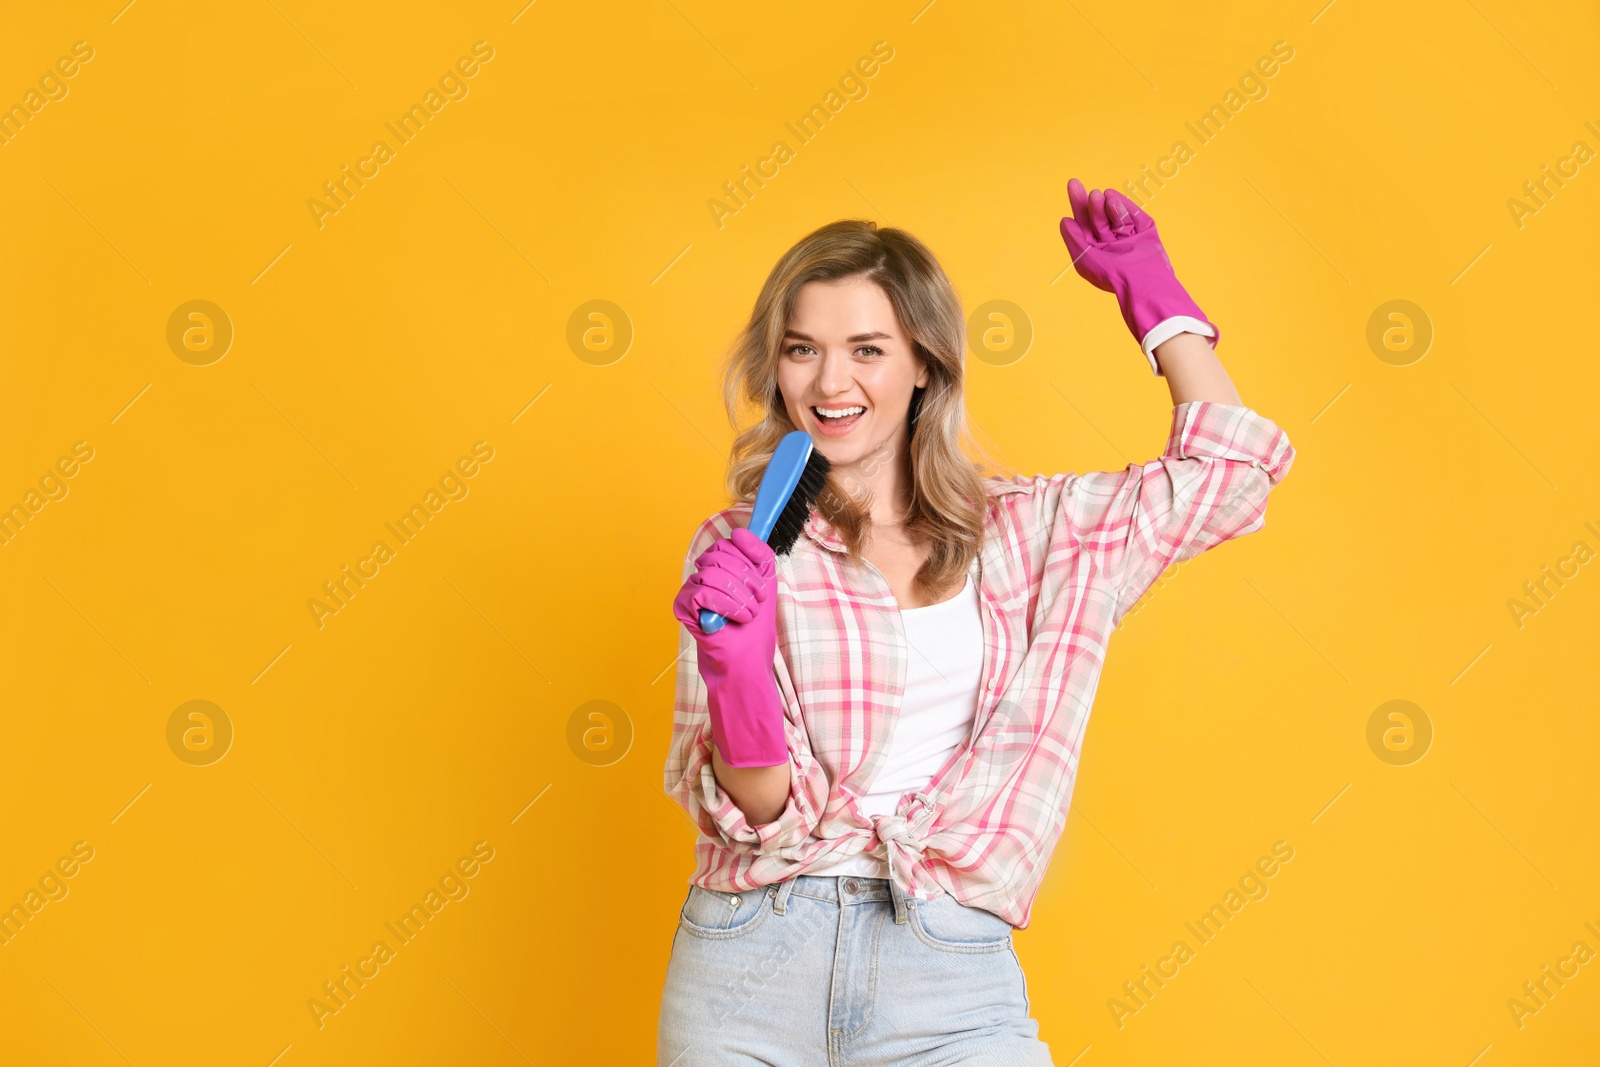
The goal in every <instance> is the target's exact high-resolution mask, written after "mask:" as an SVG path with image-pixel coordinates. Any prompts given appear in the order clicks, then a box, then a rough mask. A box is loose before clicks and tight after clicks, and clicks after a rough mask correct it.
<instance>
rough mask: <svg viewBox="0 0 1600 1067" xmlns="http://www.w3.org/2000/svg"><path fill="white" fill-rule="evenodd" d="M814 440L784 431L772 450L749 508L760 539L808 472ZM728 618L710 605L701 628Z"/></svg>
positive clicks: (716, 627)
mask: <svg viewBox="0 0 1600 1067" xmlns="http://www.w3.org/2000/svg"><path fill="white" fill-rule="evenodd" d="M812 444H813V443H812V440H811V435H810V434H808V433H806V432H805V431H804V430H795V431H794V432H793V433H787V434H784V435H783V440H781V441H779V442H778V447H777V449H775V450H774V451H773V453H772V459H771V460H770V461H768V463H767V469H766V471H765V472H764V473H763V474H762V475H761V487H760V488H759V489H757V490H756V504H755V507H754V508H753V509H752V510H751V512H750V526H749V530H750V532H751V533H753V534H755V535H756V536H757V537H759V538H761V540H763V541H765V540H766V539H767V537H768V536H769V535H770V534H771V533H772V527H773V526H774V525H775V524H776V523H777V521H778V516H779V515H782V514H783V509H784V508H786V507H788V506H789V498H790V497H792V496H793V495H794V490H795V486H797V485H799V484H800V476H801V475H802V474H804V473H805V469H806V464H807V463H808V462H810V460H811V449H812ZM727 621H728V620H727V619H725V618H723V617H722V616H721V615H718V614H717V613H716V612H714V611H712V610H711V609H710V608H701V609H700V629H701V631H702V632H703V633H708V634H714V633H716V632H717V631H718V630H720V629H722V627H723V625H724V624H725V623H726V622H727Z"/></svg>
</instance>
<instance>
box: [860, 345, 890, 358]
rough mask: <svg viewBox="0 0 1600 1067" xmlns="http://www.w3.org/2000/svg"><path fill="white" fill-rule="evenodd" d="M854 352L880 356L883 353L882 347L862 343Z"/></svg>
mask: <svg viewBox="0 0 1600 1067" xmlns="http://www.w3.org/2000/svg"><path fill="white" fill-rule="evenodd" d="M856 354H857V355H862V354H866V355H871V356H881V355H883V349H881V348H879V347H878V346H877V345H862V346H861V347H860V348H858V349H856Z"/></svg>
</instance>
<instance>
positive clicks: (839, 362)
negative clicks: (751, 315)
mask: <svg viewBox="0 0 1600 1067" xmlns="http://www.w3.org/2000/svg"><path fill="white" fill-rule="evenodd" d="M927 384H928V371H927V368H926V367H924V366H923V365H922V361H921V360H920V359H918V358H917V356H916V354H915V353H914V352H913V351H912V344H911V339H910V338H909V337H908V336H906V332H905V330H904V328H903V327H902V326H901V325H900V320H899V317H898V316H896V315H895V312H894V305H893V304H891V303H890V302H889V296H888V294H887V293H885V292H884V291H883V289H882V287H880V286H879V285H878V284H877V283H876V282H874V281H871V280H869V279H867V278H865V277H863V276H860V275H857V276H854V277H850V278H842V279H840V280H838V281H826V282H824V281H816V282H807V283H806V284H805V285H804V286H802V287H801V289H800V292H799V294H798V295H797V297H796V298H795V304H794V311H793V313H792V314H791V315H790V317H789V325H788V329H787V330H786V331H785V332H784V336H783V341H782V343H781V345H780V349H779V354H778V389H779V391H780V392H781V393H782V394H783V402H784V407H785V410H787V411H788V413H789V419H790V420H791V421H792V422H793V423H794V424H795V426H797V427H798V428H800V429H802V430H805V431H806V432H807V433H809V434H811V436H812V439H813V441H814V442H815V445H816V448H817V450H818V451H820V452H821V453H822V454H823V455H824V456H826V457H828V462H829V463H830V464H831V465H832V466H834V467H841V468H849V467H852V466H855V465H856V464H859V463H860V462H861V461H862V460H864V459H866V458H868V457H869V456H871V455H873V454H874V453H875V452H878V451H879V450H881V449H884V446H885V445H888V446H889V450H888V454H889V455H892V456H902V457H903V456H905V455H906V445H907V443H908V442H909V440H910V437H911V428H910V425H909V421H908V420H909V417H910V409H911V392H912V390H913V389H914V388H917V387H926V386H927Z"/></svg>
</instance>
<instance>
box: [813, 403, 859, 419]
mask: <svg viewBox="0 0 1600 1067" xmlns="http://www.w3.org/2000/svg"><path fill="white" fill-rule="evenodd" d="M815 410H816V412H817V414H818V415H826V416H827V417H828V418H830V419H842V418H844V417H845V416H846V415H857V414H860V413H861V412H863V411H865V410H867V409H866V408H864V407H862V406H861V405H860V404H857V405H856V406H855V407H853V408H837V409H833V408H816V409H815Z"/></svg>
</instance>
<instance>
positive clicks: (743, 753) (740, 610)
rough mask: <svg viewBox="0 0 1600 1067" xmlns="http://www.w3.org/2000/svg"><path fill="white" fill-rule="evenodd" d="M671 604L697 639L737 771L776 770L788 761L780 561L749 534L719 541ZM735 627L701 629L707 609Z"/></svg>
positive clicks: (721, 748) (720, 746) (716, 736)
mask: <svg viewBox="0 0 1600 1067" xmlns="http://www.w3.org/2000/svg"><path fill="white" fill-rule="evenodd" d="M695 567H696V568H697V569H696V571H695V572H694V573H693V574H691V575H689V578H688V580H687V581H685V582H684V583H683V588H681V589H679V590H678V596H677V599H676V600H674V601H673V602H672V614H673V615H674V616H675V617H676V618H677V620H678V621H679V622H681V623H683V624H684V625H685V626H687V627H688V628H689V632H690V633H691V634H693V635H694V639H695V645H696V655H697V657H698V658H697V663H698V666H699V668H700V677H701V678H703V679H705V683H706V702H707V704H708V705H709V706H710V710H711V736H712V738H713V740H715V741H716V743H717V751H718V752H720V753H721V754H722V762H724V763H726V764H727V765H728V766H730V767H774V766H777V765H778V764H780V763H786V762H787V761H788V759H789V746H788V743H787V742H786V741H785V740H784V734H783V724H784V714H783V698H782V696H781V694H779V692H778V680H777V678H776V677H774V675H773V672H772V661H773V658H774V656H775V655H776V654H777V650H778V562H777V556H776V555H775V554H774V553H773V551H772V546H770V545H768V544H767V543H766V542H765V541H763V540H761V538H759V537H757V536H756V535H755V534H753V533H751V532H750V531H749V530H745V529H735V530H734V531H733V534H732V536H731V537H727V538H723V539H722V540H719V541H716V542H715V543H713V544H712V546H711V547H710V548H708V549H706V550H705V551H704V552H702V553H700V556H699V558H697V559H696V560H695ZM701 608H710V609H711V610H712V611H714V612H716V613H717V614H719V615H722V616H724V617H725V618H726V619H727V620H728V622H727V625H725V626H723V627H722V629H720V630H718V631H717V632H716V633H714V634H708V633H706V632H705V631H703V630H701V629H700V609H701Z"/></svg>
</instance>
